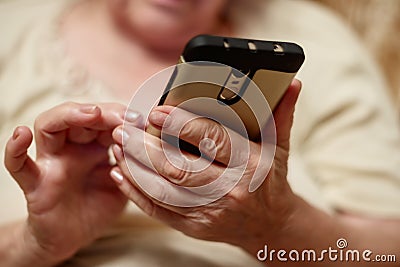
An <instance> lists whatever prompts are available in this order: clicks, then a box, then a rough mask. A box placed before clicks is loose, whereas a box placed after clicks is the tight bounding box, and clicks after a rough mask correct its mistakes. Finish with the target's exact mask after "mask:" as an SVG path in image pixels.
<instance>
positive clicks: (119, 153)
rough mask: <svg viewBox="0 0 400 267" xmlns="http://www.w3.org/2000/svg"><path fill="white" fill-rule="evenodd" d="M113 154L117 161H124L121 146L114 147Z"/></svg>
mask: <svg viewBox="0 0 400 267" xmlns="http://www.w3.org/2000/svg"><path fill="white" fill-rule="evenodd" d="M113 152H114V157H115V159H116V160H117V161H121V160H123V159H124V154H123V152H122V149H121V147H120V146H119V145H114V146H113Z"/></svg>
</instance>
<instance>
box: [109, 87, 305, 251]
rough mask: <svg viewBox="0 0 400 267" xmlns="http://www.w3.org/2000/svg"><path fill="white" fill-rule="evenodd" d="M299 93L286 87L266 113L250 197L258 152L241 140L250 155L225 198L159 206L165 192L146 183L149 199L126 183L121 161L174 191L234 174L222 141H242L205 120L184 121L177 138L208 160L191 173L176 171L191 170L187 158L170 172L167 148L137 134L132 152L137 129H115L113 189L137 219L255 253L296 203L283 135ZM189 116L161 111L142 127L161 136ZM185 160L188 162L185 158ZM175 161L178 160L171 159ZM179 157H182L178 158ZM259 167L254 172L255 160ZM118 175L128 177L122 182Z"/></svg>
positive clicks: (235, 156) (237, 157)
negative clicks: (271, 131) (273, 135)
mask: <svg viewBox="0 0 400 267" xmlns="http://www.w3.org/2000/svg"><path fill="white" fill-rule="evenodd" d="M300 87H301V85H300V83H299V82H298V81H294V82H293V83H292V85H291V86H290V87H289V89H288V91H287V93H286V94H285V96H284V98H283V99H282V101H281V103H280V104H279V106H278V107H277V109H276V111H275V112H274V118H275V124H276V130H277V140H276V141H277V146H276V153H275V156H274V157H273V162H272V166H271V168H270V170H269V171H268V170H266V173H265V175H266V179H265V180H264V182H263V183H262V185H261V186H260V187H259V188H258V189H257V190H256V191H255V192H253V193H250V192H249V184H250V181H251V179H252V177H253V175H254V173H255V172H256V169H257V166H258V163H259V160H260V156H261V154H260V153H261V151H262V147H261V144H258V143H254V142H249V149H250V150H249V152H250V153H249V154H248V155H247V156H248V157H247V165H245V171H244V173H243V176H242V179H241V180H240V182H239V183H238V184H237V185H236V186H235V187H234V189H233V190H232V191H230V192H229V193H228V194H226V195H225V196H223V197H222V198H220V199H218V200H216V201H214V202H212V203H209V204H207V205H201V206H197V207H186V208H185V207H177V206H173V205H167V204H165V203H163V202H164V201H162V200H165V199H168V194H169V193H170V189H169V188H168V187H163V185H162V184H160V183H154V184H153V185H152V186H153V187H157V186H158V187H160V188H157V190H156V192H158V194H157V196H156V197H153V196H150V195H148V194H147V193H145V192H144V190H143V189H142V188H141V187H139V186H138V184H137V182H136V180H135V179H137V177H133V179H132V177H131V173H130V172H129V168H128V165H127V163H126V161H125V157H126V159H127V160H128V161H129V162H130V164H131V165H129V166H130V167H131V169H132V167H134V168H135V170H141V172H140V174H142V175H143V176H145V179H147V180H148V181H154V180H155V179H157V176H161V177H162V179H165V180H167V181H170V182H171V183H173V184H175V185H179V186H191V187H192V186H199V185H204V184H207V183H210V182H212V181H213V180H215V178H216V177H218V176H220V175H221V174H222V173H223V172H224V171H225V170H227V169H228V170H229V169H232V173H234V168H236V167H237V166H235V164H233V165H232V164H231V163H229V160H231V162H241V161H242V159H243V155H242V153H238V151H235V150H233V153H231V147H233V146H235V145H236V144H234V143H230V141H229V135H230V136H231V137H232V136H234V138H233V139H232V140H234V142H239V143H241V142H242V143H247V142H248V140H247V139H245V138H243V137H241V136H238V135H235V133H231V132H229V129H225V128H223V127H222V126H221V125H219V124H217V123H216V122H214V121H212V120H208V119H205V118H197V119H193V120H190V121H189V122H188V123H187V124H185V126H184V127H183V128H182V130H181V132H180V135H179V137H180V138H181V139H183V140H185V141H187V142H189V143H191V144H192V145H195V146H197V147H199V149H200V151H203V152H204V153H205V154H206V155H210V154H213V156H214V158H215V161H213V163H212V164H211V165H209V166H208V167H207V168H205V169H204V170H202V171H199V172H189V171H185V170H182V169H186V170H193V169H195V168H196V167H195V166H192V164H193V162H192V161H187V160H182V161H181V164H180V165H179V166H181V167H182V166H184V168H177V167H178V166H176V164H175V166H174V164H171V162H170V161H169V160H168V159H167V158H166V157H165V155H164V153H163V149H162V146H164V147H165V148H166V149H167V150H169V146H168V144H165V143H164V142H163V141H161V140H160V139H159V138H157V137H154V136H151V135H149V134H146V135H145V136H146V138H145V145H146V149H145V151H144V150H141V149H135V148H137V147H140V142H143V138H142V136H143V131H142V130H141V129H138V128H133V127H127V126H128V124H126V125H125V127H124V128H123V130H122V128H118V129H116V131H115V132H114V139H115V141H116V142H117V143H118V144H119V145H120V146H114V147H113V150H114V154H115V156H116V158H117V161H118V165H119V167H116V168H115V169H114V170H113V172H112V176H113V177H114V179H115V181H116V182H117V184H118V186H119V188H120V189H121V191H122V192H124V194H125V195H126V196H127V197H128V198H129V199H131V200H132V201H134V202H135V203H136V204H137V205H138V206H139V207H140V208H141V209H142V210H143V211H144V212H145V213H147V214H148V215H150V216H152V217H154V218H157V219H160V220H161V221H163V222H165V223H167V224H169V225H170V226H172V227H173V228H176V229H178V230H180V231H182V232H183V233H185V234H187V235H189V236H192V237H195V238H199V239H205V240H212V241H221V242H226V243H230V244H234V245H237V246H240V247H242V248H244V249H246V250H248V251H254V250H255V249H256V247H255V244H256V241H255V240H256V239H257V238H260V237H261V236H262V238H264V240H263V242H267V241H270V242H271V243H273V241H272V240H273V239H275V238H276V237H277V236H279V235H280V233H282V232H283V231H284V228H285V227H286V226H287V222H288V221H289V220H290V217H291V215H292V214H293V213H294V212H295V210H296V203H297V197H296V196H295V195H294V194H293V193H292V191H291V189H290V186H289V184H288V182H287V177H286V176H287V160H288V153H289V137H290V129H291V126H292V121H293V112H294V105H295V103H296V101H297V97H298V94H299V92H300ZM172 110H174V112H172ZM190 116H192V117H193V114H190V113H188V112H186V111H183V110H179V109H178V110H176V109H173V108H172V107H168V106H161V107H157V108H155V110H153V112H152V114H151V115H150V116H149V122H150V123H151V124H152V125H153V126H155V127H158V128H161V127H162V129H163V131H164V132H166V133H172V132H173V131H172V130H171V129H172V128H174V125H175V123H178V122H179V121H180V120H182V118H185V120H186V121H188V119H190ZM167 118H168V120H169V121H170V123H165V122H166V121H168V120H167ZM205 138H206V139H208V140H210V139H211V140H212V141H213V142H214V144H215V145H216V147H214V149H211V150H207V145H206V149H204V147H203V148H202V147H201V145H202V144H201V142H202V140H205ZM122 139H123V140H122ZM122 144H123V145H122ZM122 150H124V153H122ZM186 156H187V157H188V158H192V157H193V156H191V155H188V154H187V153H186ZM178 157H179V155H178V156H176V158H178ZM180 158H181V159H184V158H183V157H182V156H180ZM244 158H246V157H244ZM204 160H205V159H204ZM178 161H179V160H178ZM228 163H229V164H228ZM260 164H261V165H260V166H262V164H263V162H260ZM241 166H242V165H241ZM125 177H127V178H128V179H124V178H125ZM264 177H265V176H264ZM160 200H161V201H160Z"/></svg>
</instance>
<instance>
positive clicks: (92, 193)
mask: <svg viewBox="0 0 400 267" xmlns="http://www.w3.org/2000/svg"><path fill="white" fill-rule="evenodd" d="M125 109H126V108H125V107H124V106H122V105H119V104H99V105H92V104H77V103H65V104H62V105H59V106H56V107H54V108H52V109H50V110H48V111H46V112H44V113H42V114H41V115H40V116H39V117H38V118H37V120H36V122H35V130H34V133H35V141H36V151H37V153H36V159H31V158H30V157H29V156H28V155H27V149H28V147H29V146H30V144H31V142H32V139H33V135H32V132H31V131H30V129H29V128H27V127H24V126H22V127H18V128H17V129H16V130H15V132H14V135H13V137H12V138H10V140H9V141H8V143H7V147H6V152H5V165H6V167H7V169H8V171H9V172H10V173H11V175H12V176H13V177H14V179H15V180H16V181H17V183H18V184H19V186H20V187H21V189H22V190H23V191H24V194H25V198H26V201H27V208H28V213H29V217H28V220H27V221H26V222H25V223H23V224H21V227H20V231H19V233H20V235H22V236H19V238H18V239H16V240H20V241H21V242H24V244H23V246H20V248H21V249H22V250H24V251H25V252H24V253H25V255H24V254H22V255H20V257H19V259H18V260H19V263H18V264H16V265H17V266H25V263H24V260H25V261H30V262H26V264H28V265H29V266H32V265H34V266H47V265H54V264H55V263H57V262H59V261H61V260H64V259H67V258H69V257H70V256H72V255H73V254H74V253H75V252H76V251H77V250H78V249H79V248H81V247H83V246H85V245H88V244H89V243H90V242H92V241H93V240H94V239H95V238H97V237H99V236H100V234H101V233H102V232H103V230H104V229H105V228H106V227H107V226H109V225H110V224H111V222H112V221H113V220H114V219H115V217H116V216H117V215H118V214H119V213H120V212H121V211H122V209H123V207H124V205H125V203H126V198H125V196H124V195H123V194H122V193H121V192H120V191H119V190H118V188H117V187H116V186H115V184H114V183H113V182H112V180H111V179H110V176H109V172H110V170H111V168H112V166H110V163H109V153H108V149H109V146H110V145H111V144H112V142H113V140H112V135H111V134H112V131H113V130H114V128H115V127H116V126H117V125H120V124H121V123H122V122H123V117H124V113H125ZM28 254H29V255H31V256H32V257H29V255H28ZM10 264H11V263H10ZM6 265H7V264H6ZM7 266H13V265H12V264H11V265H7Z"/></svg>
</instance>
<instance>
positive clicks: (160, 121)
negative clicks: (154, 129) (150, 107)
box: [149, 110, 171, 127]
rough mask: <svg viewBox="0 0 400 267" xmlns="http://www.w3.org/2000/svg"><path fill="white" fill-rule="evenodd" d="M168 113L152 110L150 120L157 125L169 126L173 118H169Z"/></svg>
mask: <svg viewBox="0 0 400 267" xmlns="http://www.w3.org/2000/svg"><path fill="white" fill-rule="evenodd" d="M167 118H168V114H167V113H164V112H161V111H157V110H155V111H152V112H151V113H150V115H149V121H150V122H151V123H153V124H155V125H158V126H162V127H168V126H169V125H170V124H171V120H167Z"/></svg>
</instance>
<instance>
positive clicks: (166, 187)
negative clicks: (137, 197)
mask: <svg viewBox="0 0 400 267" xmlns="http://www.w3.org/2000/svg"><path fill="white" fill-rule="evenodd" d="M118 147H119V146H118V145H115V146H113V151H114V154H115V158H116V159H117V164H118V167H119V168H120V170H122V173H123V176H124V177H128V178H129V180H130V182H131V183H132V185H133V186H135V187H136V188H137V189H139V190H140V191H141V192H142V193H144V194H145V195H146V196H148V197H149V198H151V200H152V201H153V202H154V203H155V204H157V205H158V206H161V207H164V208H166V209H168V210H171V211H173V212H175V213H179V214H181V215H186V214H187V213H188V212H189V211H190V209H186V208H185V207H194V206H199V205H202V204H203V203H204V200H205V198H207V195H206V194H207V193H209V192H210V191H212V190H213V189H211V190H209V189H205V190H203V191H201V190H202V189H201V188H202V187H200V190H198V189H196V188H194V187H182V186H177V185H174V184H172V183H170V182H168V181H167V180H165V179H163V178H162V177H160V175H159V174H157V173H155V172H154V171H152V170H151V169H149V168H147V167H146V166H144V165H143V164H141V163H140V162H138V161H136V160H135V159H133V158H126V159H125V158H124V157H123V154H122V150H121V148H118ZM128 165H129V167H128ZM214 189H215V188H214ZM211 195H212V193H211ZM207 200H208V199H207ZM210 202H212V201H209V202H207V203H210Z"/></svg>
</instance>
